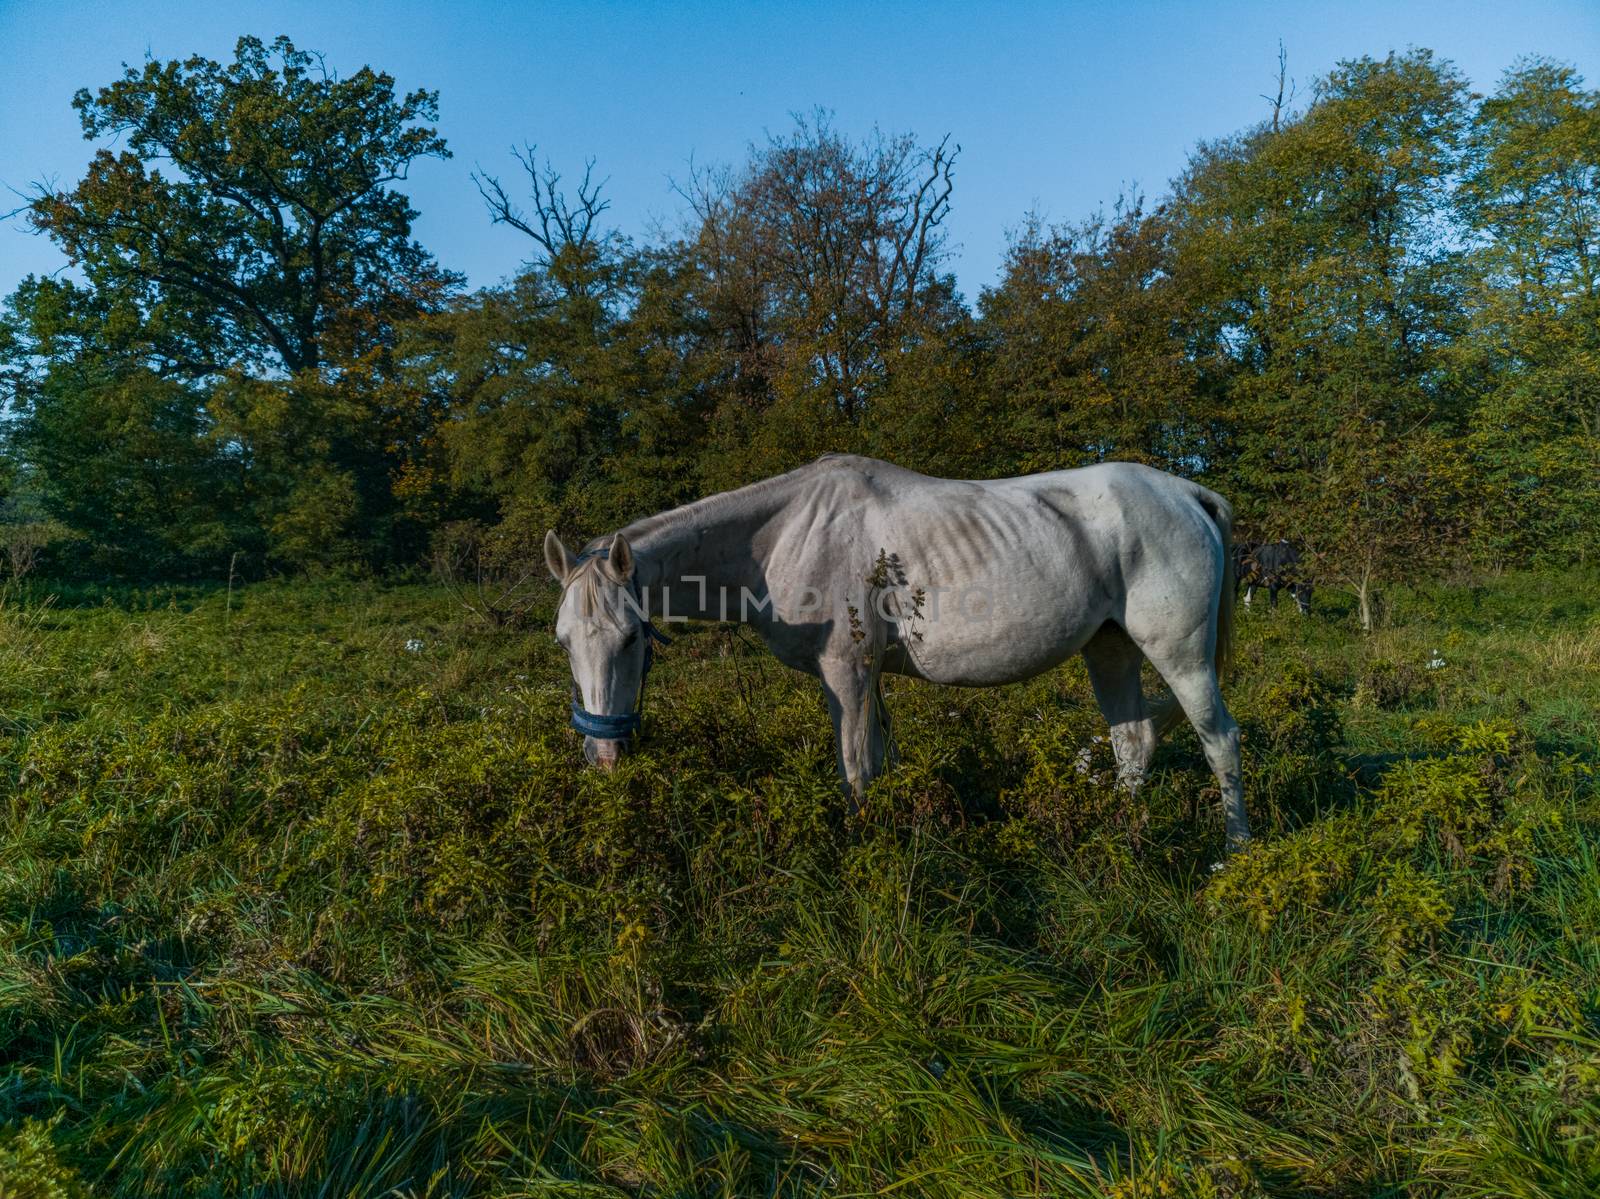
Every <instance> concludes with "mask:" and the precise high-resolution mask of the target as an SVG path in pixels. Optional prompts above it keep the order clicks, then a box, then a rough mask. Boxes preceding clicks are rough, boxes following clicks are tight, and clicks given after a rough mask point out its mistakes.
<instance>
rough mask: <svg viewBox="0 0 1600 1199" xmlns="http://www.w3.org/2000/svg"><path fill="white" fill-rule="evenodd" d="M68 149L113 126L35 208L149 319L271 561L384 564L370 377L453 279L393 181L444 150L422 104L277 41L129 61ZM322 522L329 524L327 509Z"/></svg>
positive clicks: (369, 73) (383, 468)
mask: <svg viewBox="0 0 1600 1199" xmlns="http://www.w3.org/2000/svg"><path fill="white" fill-rule="evenodd" d="M73 105H74V107H75V108H76V109H77V110H78V113H79V116H80V119H81V121H82V125H83V130H84V135H85V137H88V138H96V137H104V136H117V137H120V138H122V139H123V140H124V141H125V144H126V147H127V148H126V149H125V150H123V151H121V152H120V153H113V152H112V151H111V150H107V149H102V150H100V151H99V152H97V153H96V155H95V156H94V159H93V161H92V162H91V164H90V167H89V170H88V173H87V174H86V175H85V177H84V178H83V179H82V180H81V181H80V182H79V183H78V185H77V186H76V187H75V188H73V189H72V190H70V191H58V190H52V189H44V190H42V191H41V193H40V194H39V195H38V196H37V197H36V198H35V200H34V201H33V203H32V205H31V219H32V221H33V223H34V225H35V227H36V228H37V229H39V230H40V231H42V232H44V233H47V234H48V235H49V236H50V237H52V238H53V239H54V240H55V241H56V242H57V243H58V244H59V245H60V246H61V247H62V249H63V250H65V252H66V253H67V255H68V257H69V258H70V259H71V261H72V262H73V263H74V264H75V265H76V266H78V267H79V268H80V269H81V270H82V271H83V273H84V276H85V277H86V279H87V281H88V284H89V286H90V287H91V288H92V289H93V290H94V292H95V294H96V295H97V296H99V297H102V298H103V299H104V300H105V301H106V303H107V304H109V305H111V306H112V307H113V308H115V309H116V310H117V311H120V312H124V313H126V314H129V317H128V319H137V320H140V321H144V322H148V323H151V324H153V325H157V326H159V327H160V328H161V330H162V337H161V338H160V339H152V340H151V342H150V344H151V346H152V347H153V348H154V349H156V350H158V351H159V352H160V353H161V354H162V355H163V356H164V361H161V362H159V363H153V364H152V369H153V370H155V371H156V373H157V374H158V375H160V376H162V377H163V378H167V377H171V378H188V379H194V380H203V381H206V382H207V383H208V385H212V386H213V388H214V390H213V394H212V395H211V396H210V397H209V399H208V401H207V404H208V408H207V412H206V418H207V419H208V420H209V421H211V422H213V423H214V424H215V426H216V434H217V436H218V437H219V438H220V439H222V440H224V441H227V442H231V443H232V445H233V447H234V451H235V454H236V457H237V459H238V460H239V461H240V462H242V463H244V464H245V465H246V466H247V468H248V469H249V471H250V478H251V486H252V488H253V490H254V492H255V494H256V495H257V497H258V498H259V501H260V503H261V505H262V507H263V522H264V524H265V526H266V527H267V529H268V530H269V533H271V534H272V536H273V545H274V548H275V550H276V551H277V553H278V555H279V556H280V557H283V558H286V559H288V560H291V561H316V560H327V559H330V558H339V557H344V556H349V555H351V554H357V553H359V554H361V555H362V556H366V557H369V558H370V557H373V556H377V557H380V558H381V557H383V556H384V552H385V547H384V545H383V544H382V543H383V542H384V539H385V538H386V536H387V534H388V528H387V525H388V522H389V521H390V519H391V517H392V514H393V512H394V509H395V507H396V501H395V498H394V495H393V488H392V484H393V480H394V479H395V478H396V477H397V476H399V475H400V474H402V473H403V471H404V468H405V465H406V461H407V455H408V454H409V453H410V452H411V451H412V449H413V448H414V446H415V438H412V437H408V436H396V432H397V426H405V425H407V424H409V423H411V422H410V421H409V414H408V413H406V412H405V409H406V408H407V407H408V406H409V404H408V401H407V400H406V399H405V397H402V396H398V395H397V393H396V392H395V391H394V389H393V388H392V387H390V386H386V385H385V381H386V379H387V377H388V374H387V373H388V371H389V367H390V364H391V353H392V348H393V344H394V341H395V331H396V327H397V326H398V325H399V324H400V323H402V322H403V321H406V320H409V319H412V318H414V317H416V316H417V315H419V314H421V313H423V312H427V311H430V310H433V309H436V308H438V307H439V306H440V304H441V303H442V302H443V301H444V299H446V298H447V297H448V295H449V294H450V293H451V291H452V290H453V288H454V287H455V285H456V279H455V277H454V276H451V275H450V274H448V273H447V272H444V271H441V270H440V269H439V268H438V267H437V265H436V264H435V263H434V261H433V259H432V257H431V256H430V255H429V254H428V253H427V252H426V251H425V250H424V249H423V248H422V247H421V246H419V245H418V244H417V243H416V242H415V241H413V240H412V239H411V221H412V219H413V218H414V217H415V215H416V214H415V213H414V212H413V211H412V209H411V206H410V203H409V202H408V201H407V199H406V197H405V196H404V194H402V193H401V192H400V191H398V190H396V189H395V187H394V186H393V185H394V184H396V183H398V182H401V181H403V180H404V179H405V178H406V176H407V173H408V172H409V169H410V167H411V165H412V164H413V163H414V162H416V161H417V160H418V159H422V158H429V157H445V156H447V154H448V151H447V150H446V148H445V144H444V141H443V140H442V139H441V138H440V137H439V136H438V135H437V133H436V132H435V130H434V129H433V128H431V127H430V126H428V125H426V124H423V123H422V122H425V121H429V120H432V119H434V118H435V117H436V115H437V95H436V93H432V92H426V91H414V92H411V93H409V94H407V95H405V96H403V97H402V96H397V95H396V92H395V88H394V80H393V79H392V78H391V77H390V76H388V75H386V74H382V73H379V72H376V71H373V70H372V69H370V68H366V67H363V68H362V69H361V70H359V71H357V72H355V73H354V74H353V75H351V76H350V77H349V78H346V79H341V78H339V77H337V76H336V75H334V74H332V73H331V72H329V71H328V70H327V68H326V66H325V64H324V63H323V62H322V60H321V59H320V58H319V57H317V56H315V55H313V54H310V53H307V52H305V51H302V50H298V49H296V48H295V46H294V45H293V44H292V43H291V42H290V41H289V39H287V38H283V37H280V38H278V39H277V40H276V41H275V42H273V44H272V46H271V47H270V48H269V47H267V46H265V45H264V44H263V43H262V42H261V41H259V40H258V39H256V38H251V37H246V38H241V39H240V40H239V43H238V46H237V50H236V52H235V57H234V61H233V62H232V63H229V64H226V65H223V64H220V63H217V62H213V61H210V60H208V59H204V58H199V57H194V58H189V59H187V60H185V61H182V62H177V61H170V62H154V61H152V62H148V63H146V64H144V66H143V67H142V68H140V69H134V68H129V69H127V70H126V71H125V72H124V74H123V77H122V78H121V79H120V80H118V81H116V82H115V83H113V84H111V85H110V86H108V87H104V88H101V89H99V91H98V92H94V93H91V92H89V91H88V90H83V91H80V92H79V93H78V94H77V96H76V97H75V98H74V100H73ZM334 514H340V515H338V518H337V519H332V517H333V515H334Z"/></svg>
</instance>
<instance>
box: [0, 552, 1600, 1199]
mask: <svg viewBox="0 0 1600 1199" xmlns="http://www.w3.org/2000/svg"><path fill="white" fill-rule="evenodd" d="M552 590H553V589H552ZM552 598H553V596H549V597H546V599H545V601H544V602H545V603H546V604H547V605H548V603H549V601H550V599H552ZM1350 608H1351V605H1350V603H1349V601H1348V600H1346V599H1345V598H1343V597H1341V596H1337V595H1332V594H1319V596H1318V602H1317V611H1316V613H1315V615H1314V616H1313V617H1312V618H1310V619H1305V620H1302V619H1300V618H1298V617H1297V616H1296V615H1295V613H1294V611H1293V606H1292V604H1288V605H1285V607H1284V608H1283V609H1281V610H1280V611H1278V612H1276V613H1269V612H1264V611H1260V610H1257V611H1255V612H1251V613H1247V614H1243V615H1242V616H1241V621H1240V625H1241V628H1240V648H1239V653H1238V663H1237V666H1236V668H1235V674H1234V676H1233V678H1232V679H1231V681H1230V683H1229V684H1228V694H1229V697H1230V703H1231V704H1232V705H1233V707H1234V710H1235V712H1236V714H1237V715H1238V716H1239V719H1240V721H1241V723H1242V724H1243V725H1244V727H1245V753H1246V770H1247V793H1248V795H1249V799H1250V804H1251V814H1252V819H1253V822H1254V825H1255V827H1256V830H1257V832H1258V834H1259V841H1258V844H1257V846H1256V847H1255V848H1254V849H1252V850H1251V851H1250V852H1249V853H1247V854H1246V855H1244V856H1242V857H1240V858H1237V859H1235V860H1234V861H1233V862H1232V863H1230V864H1229V865H1228V866H1227V867H1226V868H1225V869H1222V870H1220V871H1216V872H1213V871H1212V870H1211V866H1212V864H1213V863H1215V862H1216V861H1217V860H1218V858H1219V857H1220V844H1221V821H1220V816H1219V814H1218V812H1217V810H1216V803H1215V799H1216V793H1215V787H1214V784H1213V783H1212V781H1211V779H1210V777H1209V775H1208V774H1207V773H1206V771H1205V770H1204V768H1203V765H1202V762H1201V758H1200V754H1199V751H1198V747H1197V745H1196V743H1195V741H1194V739H1193V737H1192V735H1191V734H1190V733H1189V732H1188V731H1187V728H1186V727H1185V728H1184V730H1183V731H1182V732H1181V733H1179V734H1178V735H1176V736H1175V737H1173V738H1171V739H1170V740H1169V742H1168V743H1167V745H1166V746H1164V748H1163V750H1162V751H1161V754H1160V756H1159V758H1158V760H1157V767H1158V769H1157V777H1156V779H1155V780H1154V782H1153V784H1152V785H1151V786H1150V787H1149V788H1148V789H1147V790H1146V792H1145V793H1144V794H1143V795H1142V796H1141V797H1140V799H1139V800H1138V801H1137V802H1136V803H1129V802H1128V801H1126V800H1125V799H1124V798H1122V797H1121V796H1119V795H1118V794H1117V793H1116V792H1115V791H1114V789H1112V788H1111V787H1110V786H1108V785H1107V782H1106V769H1107V766H1108V758H1107V751H1106V747H1105V746H1104V744H1103V743H1095V742H1092V741H1091V740H1090V739H1091V738H1092V737H1093V736H1094V734H1096V733H1097V732H1099V731H1101V726H1100V724H1099V718H1098V715H1097V714H1096V712H1095V711H1094V708H1093V704H1092V702H1091V700H1090V696H1089V689H1088V684H1087V681H1086V678H1085V676H1084V673H1083V670H1082V668H1081V666H1080V665H1078V664H1076V663H1074V664H1072V665H1070V666H1069V667H1067V668H1064V669H1063V670H1061V671H1059V672H1057V673H1056V674H1054V675H1052V676H1050V677H1048V678H1046V679H1044V680H1040V681H1037V682H1035V683H1033V684H1030V685H1027V686H1022V687H1016V688H1009V689H1005V690H999V691H992V692H959V691H953V690H942V689H937V688H931V687H926V686H922V685H918V684H913V683H908V682H903V681H902V682H899V683H897V684H894V685H892V687H891V696H890V703H891V706H892V709H893V711H894V712H895V714H896V717H897V725H896V729H897V734H898V737H899V741H900V747H901V753H902V759H903V760H902V764H901V766H900V768H899V769H898V770H897V771H896V772H895V773H894V774H893V775H891V776H890V777H889V778H888V779H886V780H885V781H884V782H883V783H882V784H881V785H880V786H879V788H878V789H877V791H876V792H875V793H874V795H873V796H872V797H871V802H870V804H869V807H868V810H867V812H866V814H865V816H864V817H863V818H859V819H856V818H847V817H846V815H845V813H844V811H843V804H842V802H841V801H840V800H839V799H838V797H837V795H836V792H835V789H834V781H833V768H832V749H831V745H830V740H829V732H828V728H827V723H826V716H825V713H824V710H823V707H822V703H821V699H820V696H819V695H818V693H817V692H816V690H815V688H814V686H813V685H812V684H811V683H810V682H809V681H808V680H805V679H802V678H800V677H799V676H796V675H792V674H790V673H789V672H787V671H786V670H784V669H783V668H782V667H780V666H779V665H778V664H777V663H775V662H773V661H772V660H770V659H769V658H767V657H765V656H764V654H763V653H762V652H760V651H758V650H756V649H755V648H754V647H753V645H752V644H751V643H750V641H749V639H748V638H747V637H746V638H741V637H740V636H738V635H736V634H735V633H733V632H731V631H729V630H724V629H718V628H704V629H700V630H696V631H692V632H689V633H686V634H685V635H683V636H682V637H680V638H679V639H678V641H677V644H675V645H674V646H673V647H672V648H671V649H670V650H668V651H667V652H666V653H665V654H664V655H663V657H662V660H661V662H660V664H659V665H658V667H657V671H656V673H655V674H654V675H653V676H652V680H651V693H650V697H649V703H648V709H647V734H646V735H647V744H646V746H645V749H644V752H642V753H641V754H640V755H638V756H637V757H636V758H634V759H632V760H630V761H629V762H628V763H627V764H626V765H625V766H624V767H623V768H622V769H621V770H619V771H618V772H616V773H615V774H613V775H610V776H605V775H601V774H598V773H594V772H589V771H586V770H584V769H581V758H580V754H579V752H578V745H577V741H576V737H575V736H574V734H572V733H571V732H570V730H568V729H567V727H566V704H567V695H566V674H565V663H564V659H563V658H562V657H561V655H560V652H559V650H558V649H557V647H556V646H555V645H554V643H553V641H552V640H551V638H550V636H549V615H550V614H549V610H548V607H546V608H544V609H543V610H540V611H537V612H535V613H534V614H533V618H532V619H531V620H530V622H529V624H528V626H527V627H526V628H525V629H523V630H520V631H508V630H505V629H499V630H496V629H491V628H488V627H486V626H483V625H481V624H478V623H475V622H474V621H473V620H472V619H470V618H468V617H467V616H466V614H465V613H463V612H462V610H461V608H460V607H459V605H458V604H457V603H456V602H455V600H454V599H453V597H452V596H451V595H450V594H449V593H447V592H445V591H444V590H442V589H439V588H436V587H433V586H425V585H420V584H419V585H411V586H389V587H380V586H377V585H368V584H363V583H354V582H348V583H315V584H312V583H299V584H288V583H273V584H261V585H257V586H254V587H250V588H247V589H243V590H240V591H237V592H235V593H234V594H233V595H232V596H231V597H230V596H227V595H225V594H224V593H222V592H219V591H198V590H197V591H184V590H177V591H173V590H170V589H161V590H156V591H149V592H136V591H130V590H114V591H110V592H105V591H81V592H72V591H70V590H65V591H62V592H61V593H60V594H57V595H54V596H52V595H50V594H48V592H47V590H46V589H45V588H43V587H42V586H41V587H38V588H35V589H33V590H21V591H19V590H16V589H13V590H12V592H11V593H10V594H9V595H7V597H6V599H5V603H4V607H3V609H0V713H3V721H4V723H3V726H0V755H3V763H0V777H3V787H4V804H3V806H0V1045H3V1046H4V1056H3V1059H0V1060H3V1067H0V1068H3V1074H0V1105H3V1106H0V1116H3V1117H4V1118H5V1119H6V1120H7V1121H8V1123H7V1125H6V1128H5V1130H4V1131H0V1194H3V1195H5V1196H8V1197H9V1196H12V1195H16V1196H57V1195H61V1196H74V1195H84V1194H95V1195H115V1196H146V1195H160V1194H173V1195H190V1196H235V1195H262V1196H267V1195H285V1196H289V1195H295V1196H299V1195H325V1196H355V1195H363V1196H369V1195H370V1196H376V1195H385V1194H396V1195H413V1196H424V1195H426V1196H446V1195H495V1196H514V1195H572V1196H579V1195H582V1196H611V1195H615V1196H625V1195H648V1196H663V1197H666V1196H690V1195H741V1196H743V1195H751V1196H802V1195H805V1196H813V1195H815V1196H835V1195H862V1194H873V1195H877V1194H897V1195H907V1196H910V1195H949V1196H973V1195H996V1196H998V1195H1051V1196H1080V1195H1081V1196H1089V1195H1108V1196H1109V1195H1114V1196H1123V1197H1128V1199H1131V1197H1134V1196H1139V1197H1143V1196H1257V1195H1286V1196H1287V1195H1296V1196H1301V1195H1319V1196H1350V1197H1352V1199H1353V1197H1355V1196H1372V1195H1401V1194H1404V1195H1450V1196H1456V1195H1462V1196H1465V1195H1486V1196H1487V1195H1516V1196H1573V1197H1576V1196H1592V1195H1594V1194H1597V1193H1600V1139H1597V1138H1600V1027H1597V1022H1596V1010H1597V1006H1600V787H1597V782H1596V768H1597V756H1596V745H1597V744H1600V716H1597V712H1600V577H1596V576H1595V575H1593V574H1588V575H1582V574H1572V575H1543V576H1506V577H1502V578H1499V579H1493V580H1484V581H1479V582H1476V583H1468V582H1462V583H1460V584H1458V585H1452V586H1438V587H1434V588H1430V589H1424V590H1419V591H1415V592H1406V593H1398V594H1396V595H1395V596H1394V597H1393V602H1392V603H1391V605H1390V607H1389V619H1388V622H1387V623H1386V624H1385V625H1384V627H1382V628H1380V629H1379V631H1378V632H1377V633H1376V634H1374V635H1373V636H1372V637H1370V638H1363V637H1361V636H1360V634H1359V633H1358V632H1356V630H1355V622H1354V618H1353V614H1352V613H1351V611H1350ZM408 643H411V645H410V647H409V648H408ZM417 643H420V644H417ZM1430 662H1442V665H1433V666H1431V667H1430ZM1085 746H1089V747H1090V757H1089V759H1088V761H1087V767H1086V769H1083V768H1080V765H1079V754H1080V751H1081V750H1082V749H1083V748H1084V747H1085Z"/></svg>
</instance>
